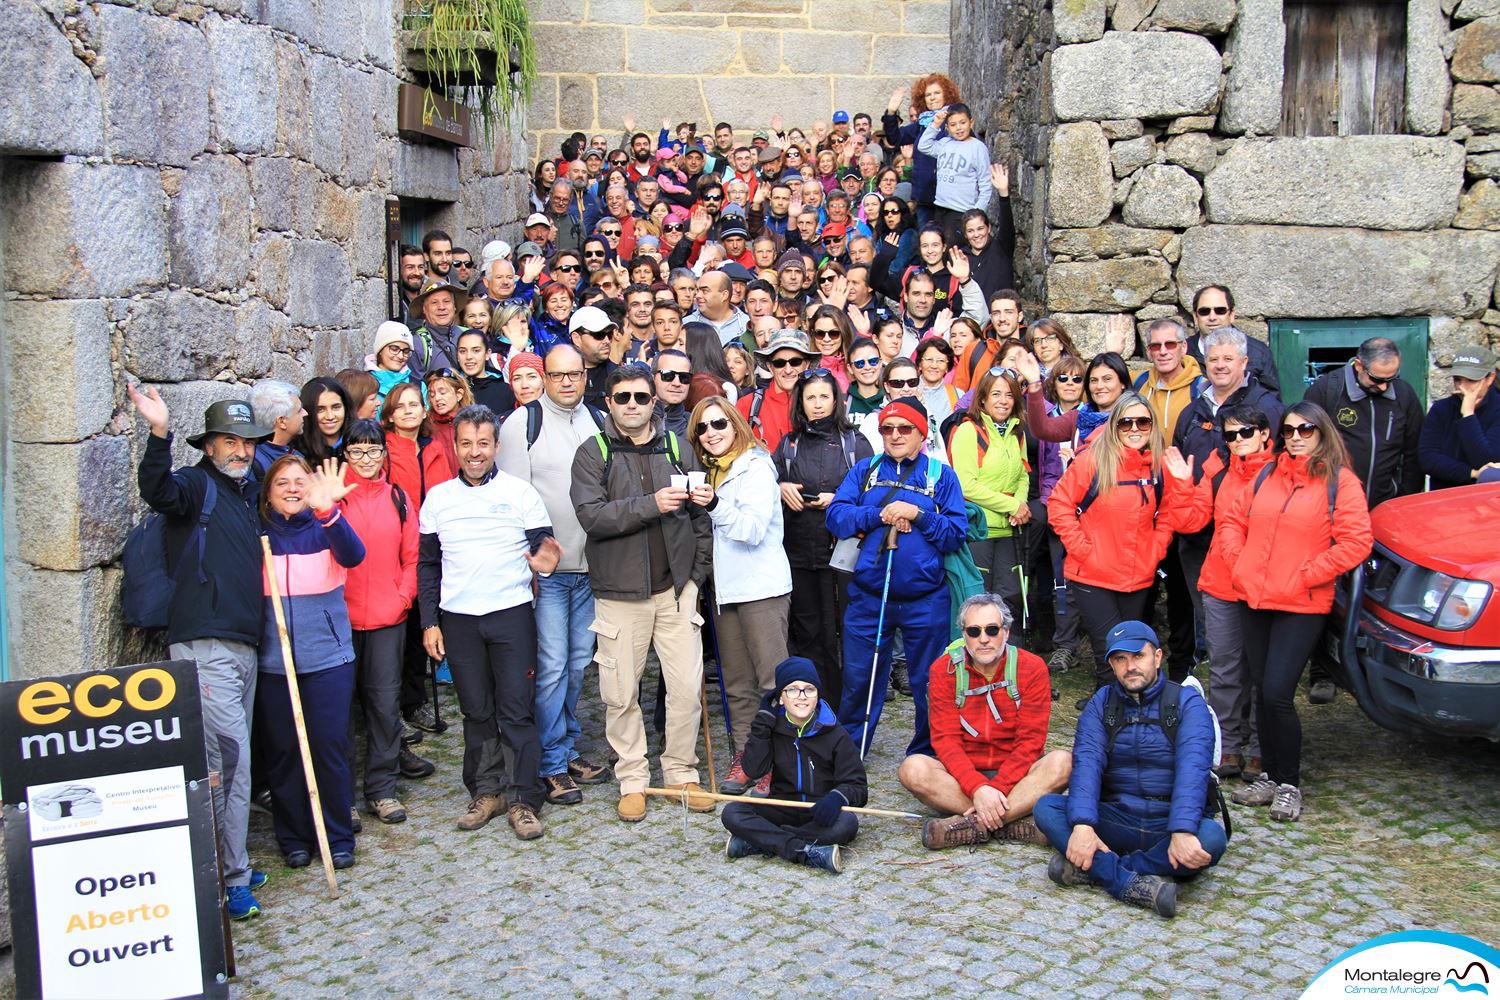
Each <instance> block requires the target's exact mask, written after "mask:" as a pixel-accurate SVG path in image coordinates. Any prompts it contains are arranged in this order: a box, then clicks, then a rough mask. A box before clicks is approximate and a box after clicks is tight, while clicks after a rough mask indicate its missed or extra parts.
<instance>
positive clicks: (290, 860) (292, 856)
mask: <svg viewBox="0 0 1500 1000" xmlns="http://www.w3.org/2000/svg"><path fill="white" fill-rule="evenodd" d="M281 859H282V860H283V861H285V862H286V866H287V867H288V868H306V867H307V866H308V865H310V864H312V851H302V850H295V851H287V852H286V853H285V854H283V855H282V856H281Z"/></svg>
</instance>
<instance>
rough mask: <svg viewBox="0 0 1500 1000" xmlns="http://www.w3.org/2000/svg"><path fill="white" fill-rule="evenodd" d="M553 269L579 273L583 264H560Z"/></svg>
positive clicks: (565, 272) (567, 272)
mask: <svg viewBox="0 0 1500 1000" xmlns="http://www.w3.org/2000/svg"><path fill="white" fill-rule="evenodd" d="M552 270H554V271H561V272H563V273H564V274H577V273H578V272H579V271H582V270H583V265H582V264H559V265H557V266H556V267H554V268H553V269H552Z"/></svg>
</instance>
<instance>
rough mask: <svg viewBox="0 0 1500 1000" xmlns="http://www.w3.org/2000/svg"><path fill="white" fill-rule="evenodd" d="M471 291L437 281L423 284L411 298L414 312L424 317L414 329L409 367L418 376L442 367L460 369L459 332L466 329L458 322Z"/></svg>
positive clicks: (414, 314) (413, 313) (415, 314)
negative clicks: (458, 359) (457, 359)
mask: <svg viewBox="0 0 1500 1000" xmlns="http://www.w3.org/2000/svg"><path fill="white" fill-rule="evenodd" d="M468 304H469V293H468V292H466V291H465V290H464V289H463V288H461V287H459V286H458V285H454V284H450V283H449V282H446V281H434V282H431V283H430V284H427V285H425V286H423V288H422V290H421V291H420V292H418V293H417V295H416V297H415V298H413V299H412V300H411V313H412V315H413V316H421V317H422V325H421V326H419V327H417V328H416V329H415V330H413V331H412V351H411V360H409V361H408V362H407V366H408V367H409V368H411V370H412V371H413V372H414V373H416V375H417V377H418V378H421V377H423V376H425V375H426V374H427V373H428V372H431V371H437V370H438V369H440V368H455V369H456V368H457V367H458V364H457V363H456V361H455V360H454V359H456V358H457V357H458V335H459V334H461V333H463V332H464V330H465V329H466V328H465V327H464V326H462V325H460V324H459V322H458V317H459V316H461V315H463V310H464V306H466V305H468Z"/></svg>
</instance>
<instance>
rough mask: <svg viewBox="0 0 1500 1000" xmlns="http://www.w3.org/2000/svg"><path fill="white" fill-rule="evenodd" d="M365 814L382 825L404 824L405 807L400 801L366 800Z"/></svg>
mask: <svg viewBox="0 0 1500 1000" xmlns="http://www.w3.org/2000/svg"><path fill="white" fill-rule="evenodd" d="M365 812H367V813H369V814H370V815H371V816H374V817H375V818H376V819H378V820H380V822H382V823H388V824H389V823H405V822H406V807H405V806H403V805H402V804H401V800H400V799H394V798H389V799H366V800H365Z"/></svg>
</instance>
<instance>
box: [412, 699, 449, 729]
mask: <svg viewBox="0 0 1500 1000" xmlns="http://www.w3.org/2000/svg"><path fill="white" fill-rule="evenodd" d="M406 722H407V725H409V726H411V727H412V728H413V729H420V730H422V732H424V733H441V732H442V731H443V730H445V729H447V728H448V724H447V723H446V722H444V723H439V722H438V719H437V716H435V715H433V714H432V706H431V705H428V704H426V703H423V705H422V707H421V708H419V709H417V710H416V711H415V712H412V713H411V714H410V715H408V716H407V717H406Z"/></svg>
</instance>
